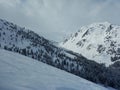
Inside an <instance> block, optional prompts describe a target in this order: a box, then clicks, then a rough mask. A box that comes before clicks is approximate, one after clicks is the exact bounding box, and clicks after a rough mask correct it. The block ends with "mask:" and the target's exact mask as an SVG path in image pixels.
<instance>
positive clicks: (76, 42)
mask: <svg viewBox="0 0 120 90" xmlns="http://www.w3.org/2000/svg"><path fill="white" fill-rule="evenodd" d="M119 38H120V26H117V25H113V24H111V23H109V22H98V23H93V24H90V25H87V26H83V27H81V28H80V30H79V31H78V32H76V33H75V34H73V35H72V36H71V37H70V38H69V39H66V41H64V42H62V43H60V45H61V46H62V47H64V48H67V49H70V50H73V51H74V52H77V53H80V54H82V55H83V56H85V57H87V58H89V59H91V60H95V61H97V62H99V63H105V64H107V65H110V64H112V63H113V62H114V61H116V60H119V59H120V55H119V54H120V41H119Z"/></svg>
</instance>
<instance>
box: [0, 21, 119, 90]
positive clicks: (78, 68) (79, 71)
mask: <svg viewBox="0 0 120 90" xmlns="http://www.w3.org/2000/svg"><path fill="white" fill-rule="evenodd" d="M0 48H1V49H5V50H8V51H12V52H16V53H19V54H22V55H24V56H27V57H30V58H33V59H34V60H38V61H41V62H43V63H46V64H49V65H51V66H54V67H57V68H59V69H62V70H64V71H67V72H69V73H72V74H75V75H77V76H80V77H83V78H85V79H87V80H90V81H93V82H95V83H100V84H102V85H105V86H111V87H114V88H117V89H119V88H120V73H119V71H120V67H119V64H120V62H119V63H115V64H113V65H111V66H110V67H105V66H104V65H103V64H99V63H96V62H95V61H91V60H88V59H86V58H85V57H83V56H82V55H81V54H78V53H75V52H73V51H70V50H66V49H63V48H60V47H58V46H57V44H56V43H55V42H53V41H49V40H47V39H45V38H44V37H42V36H39V35H38V34H36V33H34V32H33V31H31V30H28V29H25V28H22V27H20V26H18V25H16V24H13V23H11V22H8V21H6V20H2V19H0ZM18 58H19V57H18ZM111 82H112V83H111Z"/></svg>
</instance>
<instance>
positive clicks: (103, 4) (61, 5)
mask: <svg viewBox="0 0 120 90" xmlns="http://www.w3.org/2000/svg"><path fill="white" fill-rule="evenodd" d="M0 18H1V19H6V20H8V21H11V22H13V23H16V24H18V25H20V26H22V27H26V28H28V29H31V30H33V31H35V32H36V33H38V34H39V35H42V36H44V37H45V38H47V39H50V40H54V41H62V40H63V38H64V37H66V36H68V35H69V34H71V33H73V32H76V31H77V30H78V29H79V28H80V27H81V26H83V25H87V24H91V23H94V22H105V21H108V22H110V23H113V24H119V25H120V0H0Z"/></svg>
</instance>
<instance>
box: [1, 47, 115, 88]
mask: <svg viewBox="0 0 120 90" xmlns="http://www.w3.org/2000/svg"><path fill="white" fill-rule="evenodd" d="M83 89H85V90H110V88H105V87H102V86H100V85H97V84H94V83H92V82H90V81H87V80H84V79H82V78H80V77H77V76H74V75H72V74H69V73H67V72H64V71H62V70H59V69H56V68H54V67H51V66H49V65H46V64H44V63H40V62H39V63H38V61H35V60H33V59H30V58H28V57H25V56H22V55H19V54H16V53H13V52H8V51H5V50H1V49H0V90H83ZM111 90H113V89H111Z"/></svg>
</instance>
